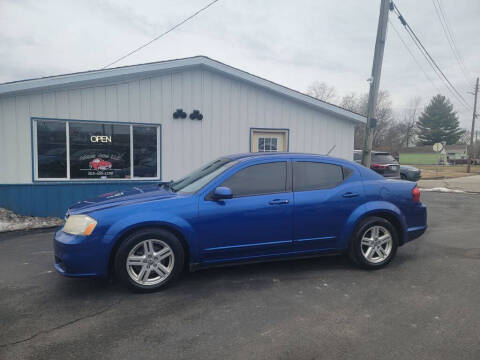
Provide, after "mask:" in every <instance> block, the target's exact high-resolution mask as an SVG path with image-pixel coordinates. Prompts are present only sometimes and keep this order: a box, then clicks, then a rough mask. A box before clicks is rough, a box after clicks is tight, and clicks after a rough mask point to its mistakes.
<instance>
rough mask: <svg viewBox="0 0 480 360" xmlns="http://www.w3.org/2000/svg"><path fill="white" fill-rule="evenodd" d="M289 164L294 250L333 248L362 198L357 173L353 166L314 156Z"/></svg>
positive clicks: (336, 245)
mask: <svg viewBox="0 0 480 360" xmlns="http://www.w3.org/2000/svg"><path fill="white" fill-rule="evenodd" d="M292 167H293V196H294V201H295V209H294V222H293V224H294V225H293V228H294V249H295V250H296V251H309V250H312V251H313V250H328V249H337V248H338V247H339V246H338V243H337V242H338V239H339V237H340V234H341V231H342V228H343V226H344V225H345V223H346V221H347V219H348V218H349V216H350V214H351V213H352V212H353V211H354V210H355V209H356V208H357V207H358V206H359V205H360V204H361V203H362V201H363V196H364V195H363V185H362V182H361V175H360V174H359V173H358V171H357V170H355V168H354V167H353V166H348V165H346V166H342V165H339V164H336V163H334V162H327V161H318V160H316V159H311V160H310V159H308V160H303V159H302V160H296V161H293V162H292Z"/></svg>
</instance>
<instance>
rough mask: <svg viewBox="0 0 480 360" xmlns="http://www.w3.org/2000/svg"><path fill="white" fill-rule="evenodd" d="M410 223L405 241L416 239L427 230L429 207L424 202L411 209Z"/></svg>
mask: <svg viewBox="0 0 480 360" xmlns="http://www.w3.org/2000/svg"><path fill="white" fill-rule="evenodd" d="M409 220H410V221H409V223H410V222H411V223H412V224H409V225H410V226H409V227H408V229H407V234H406V236H405V242H409V241H412V240H415V239H417V238H419V237H420V236H422V235H423V234H424V233H425V231H427V227H428V226H427V208H426V206H425V205H423V204H419V205H418V206H416V207H415V208H414V209H412V210H411V211H410V214H409Z"/></svg>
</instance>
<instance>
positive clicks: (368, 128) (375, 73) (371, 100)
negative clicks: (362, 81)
mask: <svg viewBox="0 0 480 360" xmlns="http://www.w3.org/2000/svg"><path fill="white" fill-rule="evenodd" d="M392 5H393V3H392ZM389 7H390V0H381V4H380V16H379V18H378V27H377V40H376V42H375V53H374V55H373V66H372V76H371V78H370V92H369V94H368V107H367V124H366V125H365V139H364V141H363V152H362V164H363V165H364V166H366V167H370V160H371V152H372V141H373V129H374V128H375V127H376V126H377V120H376V118H375V113H376V107H377V97H378V89H379V86H380V74H381V73H382V61H383V50H384V49H385V40H386V36H387V24H388V11H389Z"/></svg>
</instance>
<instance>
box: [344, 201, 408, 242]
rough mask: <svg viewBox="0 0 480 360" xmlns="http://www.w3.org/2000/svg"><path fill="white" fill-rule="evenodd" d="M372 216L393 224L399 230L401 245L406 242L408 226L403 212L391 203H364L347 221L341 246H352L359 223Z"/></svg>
mask: <svg viewBox="0 0 480 360" xmlns="http://www.w3.org/2000/svg"><path fill="white" fill-rule="evenodd" d="M372 216H376V217H380V218H383V219H386V220H388V221H389V222H390V223H391V224H392V225H393V227H394V228H395V230H396V231H397V235H398V242H399V246H401V245H403V244H404V243H405V242H406V241H405V237H406V236H407V228H406V222H405V218H404V216H403V214H402V212H401V211H400V209H398V208H397V207H396V206H395V205H393V204H391V203H386V202H381V204H378V203H376V204H364V205H362V206H360V207H359V208H357V210H355V211H354V212H353V213H352V215H351V216H350V218H349V219H348V221H347V226H346V227H345V229H344V231H343V232H342V236H341V242H340V244H339V246H340V247H341V248H344V249H347V248H348V247H349V246H350V242H351V241H352V236H353V234H354V233H355V230H356V229H357V227H358V225H359V224H360V223H361V222H362V221H364V220H365V219H366V218H368V217H372Z"/></svg>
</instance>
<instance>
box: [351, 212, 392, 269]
mask: <svg viewBox="0 0 480 360" xmlns="http://www.w3.org/2000/svg"><path fill="white" fill-rule="evenodd" d="M385 235H387V236H385ZM380 247H381V249H380ZM369 248H371V250H370V251H369ZM397 249H398V234H397V231H396V229H395V227H394V226H393V225H392V223H390V221H388V220H386V219H384V218H381V217H376V216H371V217H368V218H366V219H364V220H363V221H362V222H361V223H360V224H359V225H358V226H357V228H356V230H355V231H354V233H353V236H352V240H351V242H350V247H349V252H348V255H349V257H350V259H351V260H352V261H353V262H354V263H355V264H356V265H358V266H359V267H361V268H363V269H368V270H376V269H381V268H382V267H384V266H386V265H387V264H388V263H389V262H390V261H392V259H393V258H394V257H395V254H396V253H397Z"/></svg>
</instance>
